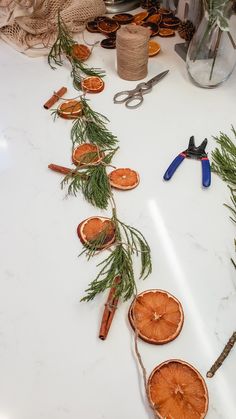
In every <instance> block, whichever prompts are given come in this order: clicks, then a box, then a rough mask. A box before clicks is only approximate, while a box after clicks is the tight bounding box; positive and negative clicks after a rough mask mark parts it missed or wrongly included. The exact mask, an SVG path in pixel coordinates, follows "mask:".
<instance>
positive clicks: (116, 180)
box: [108, 169, 139, 190]
mask: <svg viewBox="0 0 236 419" xmlns="http://www.w3.org/2000/svg"><path fill="white" fill-rule="evenodd" d="M108 177H109V181H110V184H111V186H113V188H116V189H122V190H129V189H134V188H136V186H138V184H139V174H138V173H137V172H136V171H135V170H131V169H115V170H113V171H112V172H111V173H109V175H108Z"/></svg>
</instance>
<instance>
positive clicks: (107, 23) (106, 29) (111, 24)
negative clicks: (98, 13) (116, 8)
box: [97, 18, 120, 33]
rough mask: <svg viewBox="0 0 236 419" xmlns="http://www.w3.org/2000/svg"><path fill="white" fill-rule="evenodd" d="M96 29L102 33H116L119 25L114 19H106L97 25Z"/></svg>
mask: <svg viewBox="0 0 236 419" xmlns="http://www.w3.org/2000/svg"><path fill="white" fill-rule="evenodd" d="M97 26H98V29H99V31H100V32H103V33H110V32H116V31H117V30H118V29H119V27H120V25H119V23H117V22H116V21H115V20H114V19H110V18H106V19H104V20H102V21H100V22H98V23H97Z"/></svg>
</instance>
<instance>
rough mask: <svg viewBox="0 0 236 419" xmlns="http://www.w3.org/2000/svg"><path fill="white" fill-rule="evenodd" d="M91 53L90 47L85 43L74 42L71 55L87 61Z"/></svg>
mask: <svg viewBox="0 0 236 419" xmlns="http://www.w3.org/2000/svg"><path fill="white" fill-rule="evenodd" d="M90 54H91V51H90V49H89V48H88V47H87V46H86V45H83V44H74V45H73V46H72V49H71V55H72V57H73V58H75V59H76V58H77V59H78V60H80V61H86V60H87V59H88V58H89V56H90Z"/></svg>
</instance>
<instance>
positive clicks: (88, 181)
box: [61, 149, 117, 209]
mask: <svg viewBox="0 0 236 419" xmlns="http://www.w3.org/2000/svg"><path fill="white" fill-rule="evenodd" d="M116 151H117V149H115V150H112V151H110V152H108V153H107V154H105V156H104V157H103V158H102V160H101V161H100V162H99V163H98V164H95V165H88V166H86V168H83V166H77V168H76V169H75V170H73V171H71V173H69V174H68V175H66V176H65V177H64V179H63V181H62V182H61V186H62V188H64V187H65V186H68V194H69V195H75V196H76V195H77V193H78V192H82V194H83V195H84V198H85V199H86V201H88V202H89V203H90V204H92V205H93V206H95V207H97V208H101V209H107V207H108V203H109V199H110V198H111V194H112V193H111V186H110V182H109V178H108V176H107V173H106V166H107V165H109V164H110V162H111V160H112V158H113V156H114V154H115V152H116ZM104 152H106V150H102V153H104ZM87 154H91V155H92V154H94V153H87ZM87 154H86V156H87ZM96 155H97V153H96ZM87 157H88V156H87ZM90 161H91V160H90Z"/></svg>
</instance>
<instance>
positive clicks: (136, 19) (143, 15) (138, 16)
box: [133, 12, 148, 25]
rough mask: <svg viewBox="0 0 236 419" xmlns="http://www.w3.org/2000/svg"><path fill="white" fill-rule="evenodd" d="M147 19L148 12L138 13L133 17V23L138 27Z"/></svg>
mask: <svg viewBox="0 0 236 419" xmlns="http://www.w3.org/2000/svg"><path fill="white" fill-rule="evenodd" d="M147 17H148V12H140V13H137V14H136V15H134V18H133V23H136V25H140V23H142V22H143V21H144V20H145V19H146V18H147Z"/></svg>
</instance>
